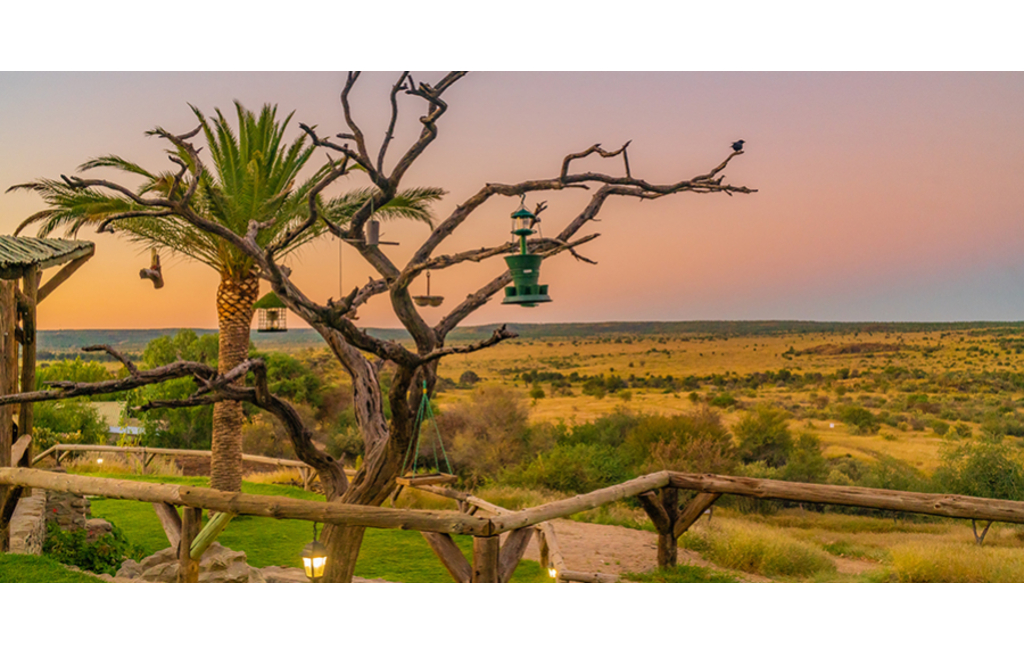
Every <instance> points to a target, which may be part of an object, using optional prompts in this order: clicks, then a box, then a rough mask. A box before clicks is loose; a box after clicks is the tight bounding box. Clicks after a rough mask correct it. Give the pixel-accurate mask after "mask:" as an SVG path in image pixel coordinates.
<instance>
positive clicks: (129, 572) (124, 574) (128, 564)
mask: <svg viewBox="0 0 1024 654" xmlns="http://www.w3.org/2000/svg"><path fill="white" fill-rule="evenodd" d="M142 572H143V567H142V566H141V565H140V564H139V563H138V561H135V560H134V559H128V560H127V561H125V562H124V563H122V564H121V568H120V569H119V570H118V571H117V574H116V575H115V576H116V577H117V578H118V579H136V578H138V577H141V576H142Z"/></svg>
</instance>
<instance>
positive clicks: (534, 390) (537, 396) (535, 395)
mask: <svg viewBox="0 0 1024 654" xmlns="http://www.w3.org/2000/svg"><path fill="white" fill-rule="evenodd" d="M530 397H531V398H532V399H534V400H542V399H544V389H543V388H541V387H540V384H538V383H537V382H534V383H533V386H531V387H530Z"/></svg>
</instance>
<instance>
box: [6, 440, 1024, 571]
mask: <svg viewBox="0 0 1024 654" xmlns="http://www.w3.org/2000/svg"><path fill="white" fill-rule="evenodd" d="M119 449H120V448H119ZM140 449H141V448H140ZM149 451H150V452H152V451H154V448H149ZM189 452H191V450H189ZM0 486H16V487H30V488H44V489H50V490H59V491H66V492H71V493H76V494H81V495H98V496H101V497H110V498H117V499H130V500H138V501H143V502H152V503H153V504H154V506H157V507H160V508H158V514H159V515H161V516H162V517H161V522H162V523H164V527H165V530H167V531H168V536H169V538H171V539H172V542H173V540H174V539H175V538H177V539H179V540H180V544H179V551H180V552H181V557H182V558H181V560H182V561H183V562H185V561H186V557H189V556H190V554H191V553H192V552H193V551H197V550H198V551H201V550H202V549H203V544H204V543H208V542H212V540H213V539H214V538H215V537H216V532H217V531H218V530H217V529H213V530H211V532H212V533H211V532H207V534H206V536H205V537H204V538H201V539H197V536H199V534H200V532H199V529H198V525H199V522H198V520H199V518H198V513H199V512H200V511H201V510H202V509H207V510H212V511H217V512H218V513H226V514H231V515H252V516H262V517H269V518H278V519H282V518H290V519H297V520H311V521H315V522H322V523H328V524H335V525H351V526H360V527H370V528H376V529H411V530H415V531H420V532H425V534H424V535H425V537H426V538H427V542H428V543H429V544H430V546H431V548H432V549H433V550H434V552H435V553H436V554H437V556H438V558H440V559H441V562H442V563H443V564H444V565H445V567H446V568H447V569H448V570H449V572H450V573H451V574H452V576H453V577H454V578H455V579H456V580H457V581H463V582H466V581H476V582H484V581H499V582H504V581H508V579H509V577H511V576H512V573H513V572H514V571H515V568H516V566H517V565H518V563H519V560H520V558H521V557H522V554H523V551H524V550H525V549H526V546H527V544H528V543H529V541H530V539H531V537H532V536H533V535H534V534H535V533H537V534H541V536H539V538H540V541H541V558H542V564H549V563H553V564H554V565H555V567H556V568H557V569H558V571H559V576H560V577H561V578H562V580H563V581H611V580H613V579H611V578H610V576H609V575H600V574H594V573H585V572H576V571H571V570H566V569H565V561H564V559H563V558H562V556H561V552H560V551H559V550H558V546H557V541H556V540H555V536H554V530H553V529H551V526H550V524H548V522H547V521H549V520H552V519H555V518H564V517H568V516H570V515H572V514H574V513H579V512H581V511H586V510H588V509H593V508H596V507H598V506H601V505H603V504H608V503H610V502H615V501H618V500H622V499H625V498H628V497H636V496H638V497H639V498H640V502H641V506H643V507H644V509H645V510H646V511H647V513H648V515H649V516H650V517H651V520H652V522H653V523H654V525H655V528H656V529H657V531H658V534H659V538H658V564H659V565H661V566H662V567H669V566H674V565H675V564H676V558H677V557H676V539H677V538H678V537H679V536H680V535H682V533H683V532H685V531H686V530H687V529H688V528H689V527H690V526H691V525H692V524H693V523H694V522H695V521H696V519H697V518H698V517H699V516H700V515H701V514H702V513H703V512H704V511H705V510H706V509H707V508H709V507H710V506H711V505H712V504H713V503H714V502H715V501H716V500H717V499H718V498H719V497H721V496H722V495H725V494H728V495H740V496H744V497H754V498H758V499H775V500H789V501H795V502H807V503H816V504H837V505H843V506H858V507H863V508H873V509H881V510H892V511H902V512H906V513H921V514H926V515H936V516H945V517H951V518H966V519H972V520H990V521H999V522H1010V523H1017V524H1024V502H1014V501H1009V500H992V499H985V498H979V497H967V496H963V495H941V494H930V493H912V492H909V491H894V490H884V489H878V488H862V487H855V486H829V485H824V484H803V483H797V482H787V481H775V480H770V479H753V478H749V477H730V476H724V475H705V474H692V473H682V472H669V471H663V472H657V473H653V474H650V475H646V476H643V477H638V478H637V479H633V480H630V481H627V482H625V483H622V484H616V485H614V486H610V487H608V488H602V489H599V490H596V491H593V492H591V493H586V494H583V495H577V496H576V497H572V498H568V499H564V500H558V501H556V502H549V503H547V504H543V505H541V506H535V507H531V508H528V509H523V510H520V511H511V510H509V509H505V508H503V507H500V506H497V505H496V504H492V503H490V502H486V501H485V500H482V499H480V498H477V497H475V496H473V495H470V494H468V493H462V492H460V491H456V490H452V489H448V488H441V487H432V486H420V487H417V489H418V490H426V491H428V492H434V493H436V494H439V495H443V496H445V497H450V498H452V499H454V500H456V501H457V502H459V506H460V508H461V509H462V511H461V512H456V511H426V510H414V509H395V508H385V507H371V506H359V505H351V504H341V503H336V502H313V501H309V500H298V499H292V498H285V497H267V496H260V495H249V494H246V493H226V492H223V491H217V490H212V489H209V488H197V487H193V486H178V485H173V484H152V483H147V482H140V481H131V480H122V479H105V478H98V477H83V476H77V475H68V474H61V473H54V472H47V471H43V470H32V469H27V468H13V467H0ZM680 489H682V490H689V491H696V496H695V497H694V498H693V499H691V500H690V502H689V504H687V505H686V506H683V507H680V506H679V505H678V498H677V492H678V490H680ZM177 506H182V507H185V508H186V510H185V512H184V515H183V516H182V517H181V518H180V522H178V521H176V520H175V518H178V514H177V511H176V510H175V509H174V507H177ZM476 509H483V510H485V511H487V512H489V513H492V514H493V516H492V517H488V518H485V517H481V516H476V515H473V514H474V513H475V512H476ZM172 514H173V515H172ZM226 524H227V520H226V519H225V520H224V521H223V523H222V525H220V528H222V527H223V525H226ZM504 533H507V534H508V535H507V536H506V537H505V538H504V541H503V542H502V541H501V540H499V536H500V535H501V534H504ZM453 534H465V535H470V536H473V537H474V546H473V562H472V564H470V563H469V561H467V560H466V559H465V557H464V556H463V555H462V553H461V551H460V550H459V548H458V547H457V546H455V544H454V542H453V541H452V535H453ZM197 540H199V542H198V543H197V542H196V541H197ZM185 545H188V546H189V547H188V548H186V547H185ZM544 559H547V560H544ZM189 561H193V562H194V559H193V558H189ZM182 569H183V570H187V573H186V577H191V578H187V579H185V580H189V581H195V574H197V573H196V572H195V570H196V569H197V568H196V566H194V565H192V564H191V563H190V564H189V565H187V566H186V565H183V566H182Z"/></svg>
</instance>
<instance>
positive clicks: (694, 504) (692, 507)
mask: <svg viewBox="0 0 1024 654" xmlns="http://www.w3.org/2000/svg"><path fill="white" fill-rule="evenodd" d="M721 496H722V494H721V493H698V494H697V497H695V498H693V499H692V500H690V503H689V504H687V505H686V508H685V509H683V512H682V513H681V514H680V515H679V517H678V518H677V519H676V524H675V526H674V527H673V528H672V533H673V534H674V535H675V537H676V538H679V537H680V536H682V535H683V532H685V531H686V530H687V529H689V528H690V527H691V526H693V523H695V522H697V520H699V519H700V517H701V516H702V515H704V512H705V511H707V509H708V507H710V506H711V505H712V504H714V503H715V501H716V500H717V499H718V498H719V497H721Z"/></svg>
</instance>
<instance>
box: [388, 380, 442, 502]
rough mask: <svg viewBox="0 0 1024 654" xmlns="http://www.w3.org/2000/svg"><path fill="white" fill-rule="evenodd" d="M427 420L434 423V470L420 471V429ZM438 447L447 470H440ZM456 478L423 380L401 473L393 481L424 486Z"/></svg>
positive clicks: (404, 484) (402, 484)
mask: <svg viewBox="0 0 1024 654" xmlns="http://www.w3.org/2000/svg"><path fill="white" fill-rule="evenodd" d="M428 420H429V421H430V422H432V423H433V424H434V439H433V441H432V443H431V445H432V449H433V454H434V470H436V472H425V473H420V472H419V461H420V429H421V428H422V426H423V424H424V423H425V422H427V421H428ZM414 444H415V446H416V447H415V449H414V448H413V445H414ZM438 449H440V450H441V457H443V458H444V468H445V470H447V471H448V472H442V471H441V459H440V458H439V457H438V456H437V451H438ZM410 457H411V458H410ZM410 464H411V465H410ZM456 479H458V477H456V476H455V473H454V472H452V464H451V462H449V461H448V453H447V452H445V451H444V441H442V440H441V430H440V429H438V427H437V418H435V417H434V411H433V409H431V408H430V397H428V396H427V382H425V381H424V382H423V395H422V396H421V397H420V407H419V410H418V411H417V412H416V422H415V423H414V424H413V428H412V439H410V440H409V447H407V448H406V449H405V458H404V459H403V460H402V474H401V475H400V476H398V477H397V478H396V479H395V482H396V483H397V484H398V485H399V486H426V485H432V484H450V483H452V482H453V481H455V480H456Z"/></svg>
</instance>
